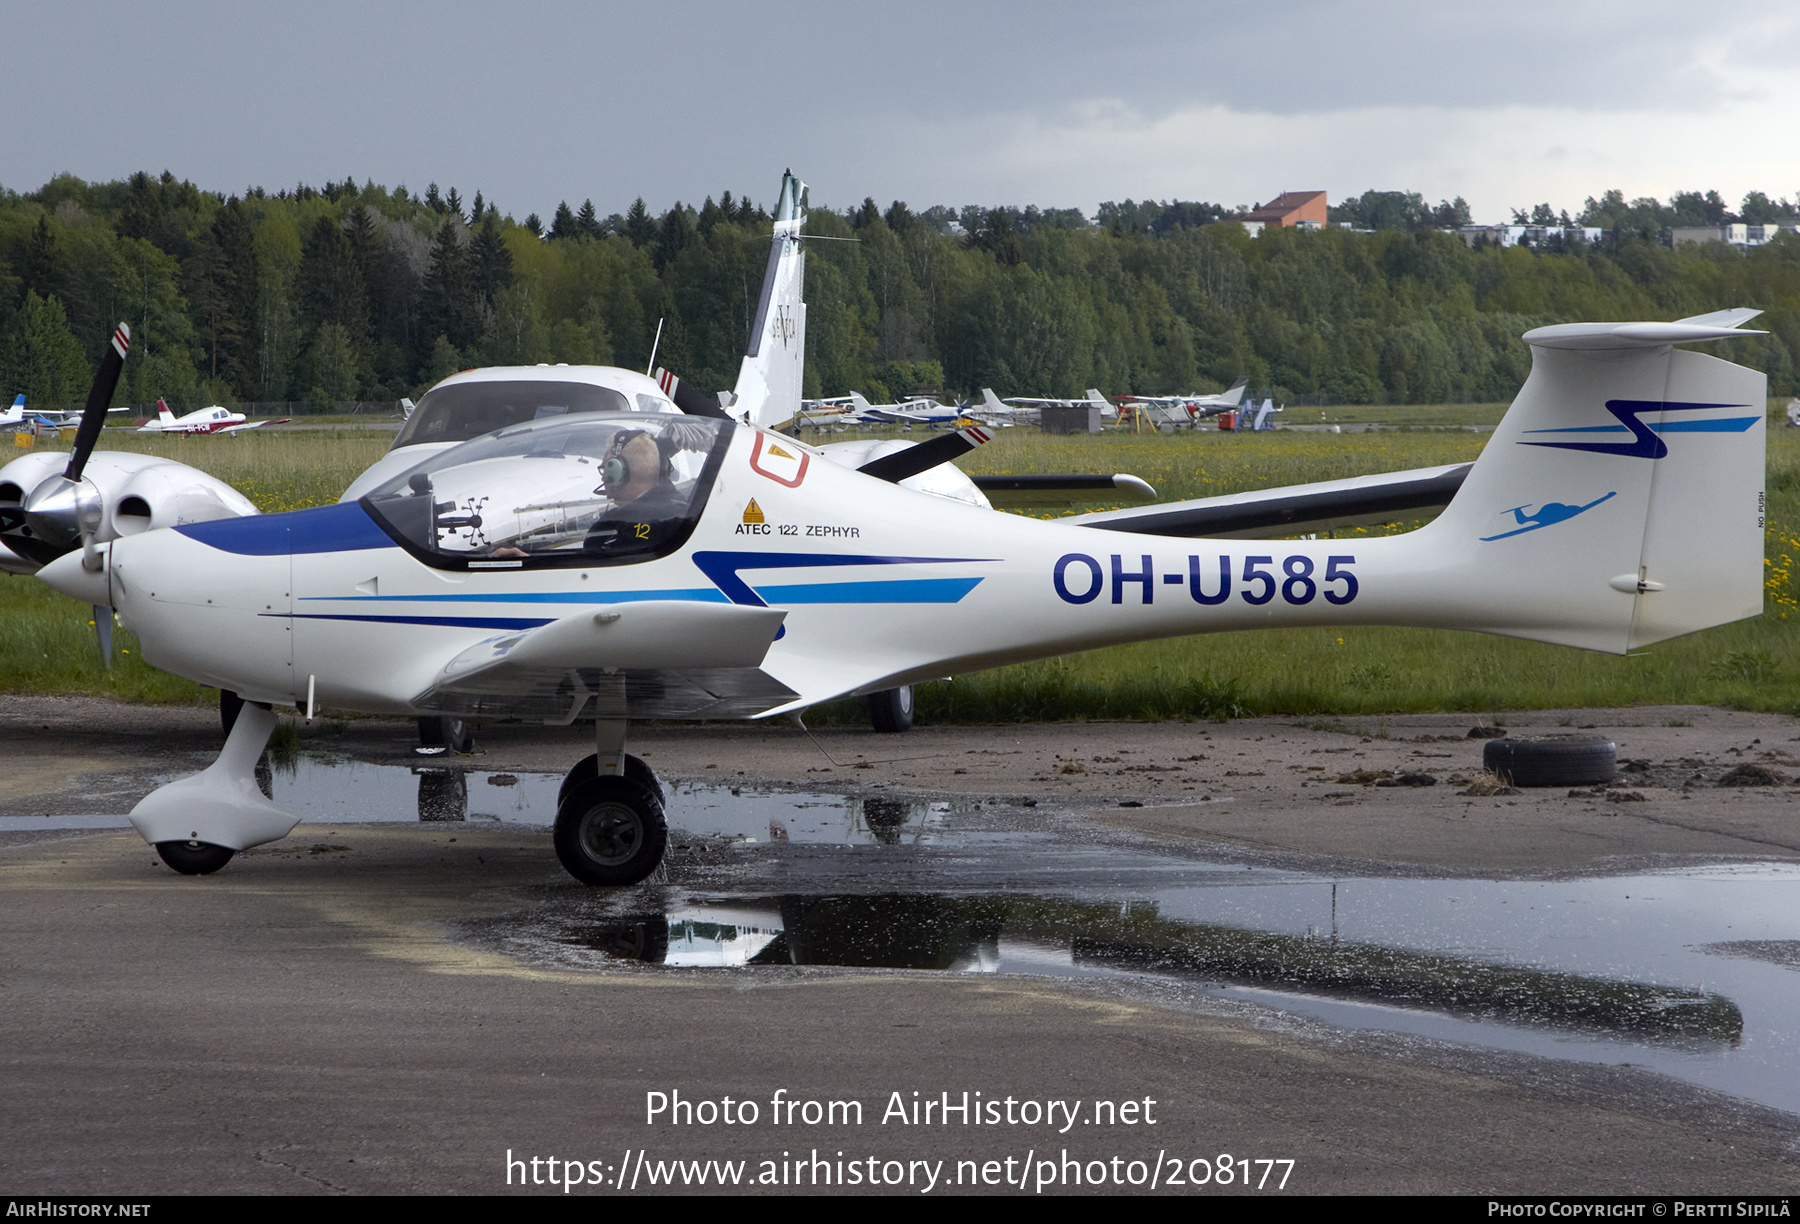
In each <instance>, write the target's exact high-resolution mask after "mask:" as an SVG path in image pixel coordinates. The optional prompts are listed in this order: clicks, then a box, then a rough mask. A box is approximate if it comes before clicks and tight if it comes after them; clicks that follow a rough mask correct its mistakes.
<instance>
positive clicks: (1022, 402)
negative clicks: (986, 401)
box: [1005, 387, 1119, 417]
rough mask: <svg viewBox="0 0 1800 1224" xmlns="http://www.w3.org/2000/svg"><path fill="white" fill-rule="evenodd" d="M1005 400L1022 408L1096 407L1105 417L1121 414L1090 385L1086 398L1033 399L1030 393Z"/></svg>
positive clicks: (1010, 396)
mask: <svg viewBox="0 0 1800 1224" xmlns="http://www.w3.org/2000/svg"><path fill="white" fill-rule="evenodd" d="M1005 402H1006V403H1009V404H1017V405H1019V406H1020V407H1022V408H1038V409H1043V408H1088V407H1094V408H1098V409H1099V410H1100V415H1101V416H1103V417H1116V416H1118V415H1119V409H1118V408H1117V406H1115V405H1114V404H1113V402H1112V401H1111V400H1109V399H1107V398H1106V397H1105V396H1104V395H1102V394H1100V391H1099V389H1098V388H1096V387H1089V388H1088V389H1087V396H1086V398H1085V399H1078V400H1068V399H1033V398H1032V397H1030V396H1028V395H1009V396H1007V397H1006V401H1005Z"/></svg>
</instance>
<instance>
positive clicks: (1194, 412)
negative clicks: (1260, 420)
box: [1120, 374, 1250, 426]
mask: <svg viewBox="0 0 1800 1224" xmlns="http://www.w3.org/2000/svg"><path fill="white" fill-rule="evenodd" d="M1249 394H1250V376H1249V375H1247V374H1245V375H1240V376H1239V378H1238V380H1237V381H1236V382H1234V383H1232V384H1231V386H1230V387H1228V388H1227V389H1225V390H1224V391H1221V392H1219V393H1218V394H1217V395H1162V396H1157V395H1127V396H1121V397H1120V400H1121V402H1126V403H1129V404H1130V405H1131V407H1132V408H1133V410H1134V411H1138V412H1142V413H1143V414H1144V417H1145V419H1146V420H1149V421H1151V422H1154V423H1155V424H1156V425H1158V426H1162V425H1173V426H1190V425H1195V424H1198V423H1199V422H1201V421H1204V420H1205V419H1206V418H1207V417H1212V416H1218V415H1219V414H1220V413H1222V412H1236V411H1237V410H1238V409H1239V408H1241V407H1242V406H1243V403H1244V400H1245V399H1246V398H1248V396H1249Z"/></svg>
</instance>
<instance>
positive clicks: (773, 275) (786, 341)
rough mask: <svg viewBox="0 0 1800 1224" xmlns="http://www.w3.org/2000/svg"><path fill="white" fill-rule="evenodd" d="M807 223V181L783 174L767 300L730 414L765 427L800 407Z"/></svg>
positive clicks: (765, 275) (765, 292) (766, 281)
mask: <svg viewBox="0 0 1800 1224" xmlns="http://www.w3.org/2000/svg"><path fill="white" fill-rule="evenodd" d="M805 223H806V184H805V183H802V182H801V181H800V180H799V179H797V178H795V177H794V175H793V172H792V171H789V172H788V173H786V174H784V175H782V177H781V196H780V199H779V200H777V202H776V205H775V232H774V234H773V236H772V237H771V238H770V241H769V264H768V269H767V271H765V272H764V273H763V287H762V299H761V301H759V302H758V303H757V306H756V323H755V325H754V327H752V329H751V332H750V349H749V351H748V352H747V353H745V354H744V363H743V365H742V366H741V367H740V368H739V370H738V380H737V387H736V388H735V389H734V391H733V404H732V407H731V414H732V415H733V416H734V417H736V418H737V419H738V420H740V421H747V422H749V423H750V424H753V425H760V426H763V427H764V428H775V427H777V426H780V425H785V424H787V423H788V422H789V421H791V420H793V419H794V417H795V416H796V415H797V414H798V413H799V411H800V382H801V375H802V373H803V371H804V362H805V355H806V303H804V302H802V301H801V300H800V294H801V290H802V289H803V287H804V282H805V279H806V252H805V250H804V248H803V247H802V246H801V237H800V229H801V227H802V226H803V225H804V224H805Z"/></svg>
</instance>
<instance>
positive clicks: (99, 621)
mask: <svg viewBox="0 0 1800 1224" xmlns="http://www.w3.org/2000/svg"><path fill="white" fill-rule="evenodd" d="M112 620H113V610H112V609H111V608H109V607H107V606H106V605H105V604H95V605H94V636H95V637H97V638H99V639H100V662H101V663H102V664H103V665H105V666H107V667H111V666H112V660H113V648H112V646H113V643H112V631H113V623H112Z"/></svg>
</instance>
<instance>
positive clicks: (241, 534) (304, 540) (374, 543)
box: [175, 502, 400, 557]
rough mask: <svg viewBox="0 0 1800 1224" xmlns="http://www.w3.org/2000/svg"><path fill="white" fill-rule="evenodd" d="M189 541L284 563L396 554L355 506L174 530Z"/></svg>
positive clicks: (389, 541)
mask: <svg viewBox="0 0 1800 1224" xmlns="http://www.w3.org/2000/svg"><path fill="white" fill-rule="evenodd" d="M175 530H176V531H179V532H180V533H181V534H182V535H184V536H187V537H188V538H189V539H192V540H198V541H200V543H202V544H205V545H208V546H210V547H212V548H216V549H218V550H219V551H220V552H228V553H236V554H237V555H238V556H240V557H283V556H287V555H289V554H290V553H329V552H360V551H363V550H365V549H370V548H398V547H400V546H399V545H398V544H396V543H394V541H393V538H392V537H391V536H389V535H388V533H387V532H385V531H383V530H382V529H381V528H380V527H378V526H376V524H375V520H374V519H372V518H370V517H369V515H368V512H367V511H365V510H364V509H363V508H362V507H361V506H359V505H357V504H356V503H355V502H344V503H342V504H340V505H335V506H316V507H314V508H313V509H311V510H290V511H288V512H287V513H285V514H252V515H249V516H246V517H244V518H227V519H214V520H212V521H211V522H209V523H188V524H187V525H185V526H182V527H177V528H176V529H175Z"/></svg>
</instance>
